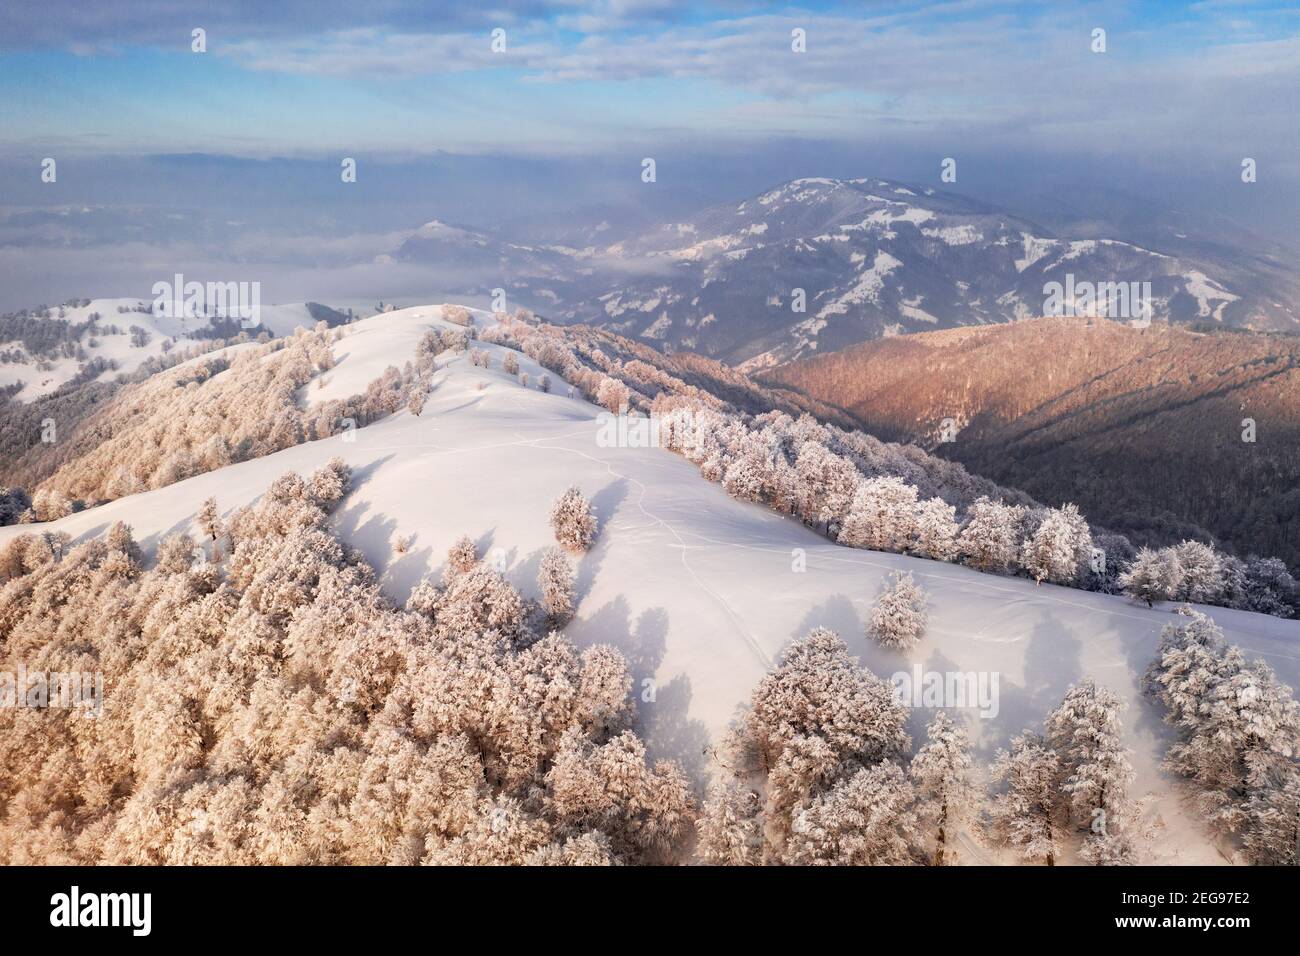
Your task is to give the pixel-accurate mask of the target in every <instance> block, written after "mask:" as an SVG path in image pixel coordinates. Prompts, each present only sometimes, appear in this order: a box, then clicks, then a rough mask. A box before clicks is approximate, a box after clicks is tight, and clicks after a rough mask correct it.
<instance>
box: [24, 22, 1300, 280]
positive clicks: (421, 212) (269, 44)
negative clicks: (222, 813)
mask: <svg viewBox="0 0 1300 956" xmlns="http://www.w3.org/2000/svg"><path fill="white" fill-rule="evenodd" d="M196 27H202V28H203V29H204V30H206V31H207V52H205V53H202V54H196V53H192V52H191V51H190V44H191V31H192V30H193V29H194V28H196ZM1098 27H1100V28H1102V29H1104V30H1105V31H1106V45H1107V49H1106V52H1105V53H1104V54H1097V53H1094V52H1092V50H1091V44H1092V31H1093V29H1094V28H1098ZM496 28H501V29H504V30H505V31H506V51H505V52H504V53H494V52H493V51H492V49H491V31H492V30H493V29H496ZM795 28H799V29H802V30H804V31H806V37H807V51H806V52H804V53H794V52H793V51H792V50H791V31H792V30H793V29H795ZM1297 102H1300V9H1297V8H1295V7H1288V6H1287V5H1286V4H1283V3H1256V2H1249V0H1241V2H1236V0H1221V2H1213V0H1212V2H1202V3H1182V4H1174V3H1124V2H1114V0H1100V2H1088V3H1073V2H1051V3H1005V2H996V0H935V2H929V3H897V2H872V0H864V2H858V3H800V4H762V3H760V4H746V3H740V2H730V0H723V2H716V3H709V2H706V3H702V4H701V3H678V2H675V0H597V2H593V3H579V2H576V0H491V2H489V3H486V4H466V3H432V4H412V3H404V2H398V0H374V2H355V0H281V2H277V3H275V4H269V3H264V2H261V0H233V2H226V3H220V4H217V3H212V4H207V3H181V2H175V0H96V2H94V3H87V2H85V0H43V2H40V3H17V2H14V3H8V4H5V5H3V7H0V286H3V285H5V284H6V283H8V285H9V289H8V290H7V291H6V292H5V295H6V296H7V297H8V298H9V299H10V300H13V299H19V300H20V301H21V300H23V299H24V298H25V297H30V296H33V295H37V294H39V295H41V296H43V297H46V298H53V297H55V296H56V295H57V294H58V291H59V289H60V288H62V287H63V286H65V285H73V286H75V288H72V289H69V290H68V291H67V293H66V294H68V295H72V294H77V295H84V294H101V293H104V292H107V291H109V290H107V289H104V288H102V287H101V284H103V283H113V284H116V285H122V286H128V285H129V284H130V282H133V281H136V280H135V279H128V278H126V277H125V276H126V273H127V272H128V271H129V267H130V266H131V265H132V263H133V262H134V261H136V260H137V259H144V258H149V256H154V258H157V259H161V258H165V251H160V250H157V249H153V248H152V247H150V248H148V249H145V250H134V251H132V252H131V255H134V256H135V257H136V258H135V259H131V260H128V259H127V258H126V256H127V254H126V253H122V256H123V259H122V261H121V263H119V264H118V265H117V266H116V267H115V265H114V263H113V261H112V256H111V255H108V253H110V252H112V251H113V250H112V249H111V248H110V246H111V245H112V244H113V243H118V244H119V245H120V242H119V240H120V232H119V231H115V230H120V228H121V223H122V222H123V218H122V217H123V216H126V217H127V218H128V221H129V222H131V223H133V224H134V226H133V228H135V229H136V230H137V231H138V233H139V237H140V241H141V242H148V241H149V240H150V237H155V236H167V237H169V238H170V239H172V240H173V241H176V240H190V241H192V242H193V243H194V244H195V248H194V249H193V250H192V252H193V255H194V257H195V258H196V259H199V260H201V259H203V257H204V256H205V255H210V254H215V253H214V252H213V250H212V249H205V248H202V247H201V246H202V243H201V241H200V240H201V239H202V240H203V241H207V242H209V243H212V244H215V245H219V246H220V248H219V249H218V250H216V251H217V252H219V253H220V254H222V255H230V254H232V253H230V252H229V248H230V246H231V245H232V243H236V239H232V233H233V234H235V236H236V238H237V244H239V250H238V255H239V256H241V257H242V258H243V260H244V261H259V262H262V263H264V264H266V266H267V268H268V269H270V268H272V267H273V266H276V265H280V266H283V265H285V264H286V263H287V264H290V265H294V266H300V267H302V268H303V269H310V268H312V267H317V268H319V267H320V265H321V263H329V264H330V265H337V261H338V259H337V257H338V256H339V255H341V252H340V244H343V245H344V246H346V247H347V248H349V249H353V250H354V252H353V254H355V255H356V256H359V257H367V256H370V257H373V256H374V255H376V254H382V251H383V250H384V249H385V248H387V247H388V246H389V245H391V242H392V236H393V235H394V234H396V233H397V232H399V231H400V230H402V229H408V230H409V229H412V228H415V227H417V226H418V225H419V224H420V223H422V222H424V221H427V220H428V219H431V218H435V217H436V218H442V219H447V220H449V221H455V222H462V223H466V224H469V225H474V226H481V227H487V228H493V227H496V228H500V229H503V230H506V229H514V228H518V227H519V226H520V225H521V224H525V225H528V226H535V225H536V224H537V223H538V222H548V221H551V222H561V223H563V222H567V221H582V220H585V219H591V220H594V221H599V220H600V219H602V218H618V217H622V218H623V219H624V220H625V221H627V222H628V223H637V222H641V221H647V222H648V221H655V220H659V219H663V218H668V217H672V216H677V215H683V214H686V213H689V212H691V211H693V210H695V209H697V208H699V207H700V206H703V205H706V204H708V203H711V202H721V201H730V200H733V199H736V198H739V197H743V196H747V195H752V194H754V193H756V192H758V191H760V190H762V189H764V188H766V187H768V186H770V185H772V184H773V183H775V182H779V181H781V180H784V179H790V178H795V177H798V176H826V175H829V176H845V177H848V176H885V177H890V178H896V179H903V180H907V181H911V182H933V181H934V180H935V179H936V177H937V172H938V164H939V160H940V159H941V158H942V157H946V156H953V157H957V158H958V159H959V163H960V170H961V173H960V175H959V180H958V183H957V184H956V186H955V188H956V189H957V190H958V191H961V192H965V193H968V194H970V195H974V196H977V197H979V198H983V199H986V200H988V201H992V202H996V203H999V204H1001V205H1004V206H1005V207H1007V208H1008V209H1011V210H1012V211H1016V212H1019V213H1021V214H1024V215H1027V216H1029V217H1030V218H1037V217H1038V216H1040V215H1041V216H1051V215H1053V214H1058V213H1059V214H1061V215H1066V214H1068V215H1069V216H1070V217H1073V218H1075V219H1081V218H1082V219H1086V218H1088V217H1089V216H1091V215H1093V214H1094V213H1095V214H1096V215H1097V216H1098V217H1099V218H1100V217H1101V215H1102V212H1103V209H1101V208H1100V207H1097V208H1093V206H1091V205H1090V204H1092V203H1093V202H1094V197H1100V199H1099V200H1098V202H1100V203H1103V204H1104V205H1105V206H1106V209H1105V210H1104V211H1105V212H1112V211H1114V210H1115V209H1116V208H1117V203H1118V204H1119V206H1123V205H1124V203H1128V206H1129V208H1130V210H1133V209H1138V208H1140V207H1141V203H1146V202H1150V203H1153V204H1155V205H1156V206H1159V207H1160V208H1165V209H1174V210H1179V211H1183V212H1190V213H1193V214H1197V215H1203V216H1204V217H1205V219H1206V222H1207V223H1210V222H1211V221H1212V220H1213V219H1214V217H1226V218H1227V219H1229V220H1231V221H1232V222H1234V223H1237V224H1241V225H1243V226H1245V227H1247V228H1249V229H1251V230H1254V231H1256V232H1257V233H1259V234H1261V235H1263V236H1264V237H1266V238H1268V239H1272V240H1278V241H1284V242H1288V243H1293V244H1297V245H1300V225H1298V223H1300V123H1297ZM343 156H351V157H355V158H356V159H357V160H358V162H359V163H360V172H359V181H358V183H357V184H356V188H355V189H353V190H351V191H343V190H340V189H339V188H338V182H339V180H338V175H337V170H338V164H339V160H340V158H341V157H343ZM645 156H654V157H655V158H656V160H657V162H658V168H659V186H660V188H658V189H657V190H656V191H653V192H647V191H646V190H644V189H641V188H640V185H641V184H640V182H639V173H640V162H641V159H642V158H643V157H645ZM1246 156H1249V157H1252V158H1254V159H1256V160H1257V162H1258V164H1259V181H1258V183H1256V184H1254V185H1253V187H1252V188H1250V189H1242V188H1241V184H1240V182H1239V176H1238V170H1239V165H1240V162H1241V159H1242V157H1246ZM44 157H54V158H57V160H58V162H59V180H58V183H57V184H44V183H42V182H41V181H40V179H39V175H38V169H39V163H40V160H41V159H42V158H44ZM936 185H938V184H937V183H936ZM1126 197H1128V198H1126ZM1130 199H1131V201H1130ZM84 208H90V209H94V210H101V212H96V213H94V214H92V215H84V216H80V217H79V218H76V217H69V216H68V215H67V213H68V211H69V210H74V209H75V210H81V209H84ZM33 210H45V211H47V212H49V213H50V215H48V216H46V217H44V218H40V217H37V218H36V219H32V218H30V217H29V216H28V213H30V212H31V211H33ZM103 210H108V211H111V212H112V214H108V213H105V212H102V211H103ZM20 214H21V215H20ZM24 217H27V218H24ZM73 218H76V223H75V225H74V224H73ZM31 222H37V223H39V227H38V228H37V227H32V226H30V223H31ZM146 223H148V225H146ZM178 224H186V225H178ZM198 224H201V228H200V225H198ZM191 226H193V230H194V234H193V235H187V234H186V233H185V232H184V229H186V228H190V227H191ZM1206 228H1209V229H1214V228H1216V227H1214V226H1213V225H1207V227H1206ZM323 234H326V235H328V238H329V243H328V245H325V244H322V241H321V236H322V235H323ZM203 237H206V238H205V239H204V238H203ZM295 242H296V243H298V245H297V246H295V245H294V243H295ZM97 245H100V246H102V247H103V253H104V254H101V255H99V256H98V257H96V258H93V259H92V258H89V257H85V258H82V259H77V260H76V261H70V262H67V263H63V264H61V263H59V262H58V261H56V258H55V256H54V252H53V251H52V250H55V249H68V248H71V249H73V250H74V251H75V250H81V249H94V248H96V246H97ZM155 254H156V255H155ZM69 255H73V253H69ZM332 257H333V258H332ZM91 266H93V267H94V269H93V270H92V269H91V268H90V267H91ZM150 268H152V267H150ZM69 276H71V278H69ZM91 285H94V286H95V287H94V288H90V287H89V286H91ZM122 294H129V293H126V292H124V293H122ZM286 294H288V293H286ZM12 304H13V302H12V301H10V302H8V303H0V305H12Z"/></svg>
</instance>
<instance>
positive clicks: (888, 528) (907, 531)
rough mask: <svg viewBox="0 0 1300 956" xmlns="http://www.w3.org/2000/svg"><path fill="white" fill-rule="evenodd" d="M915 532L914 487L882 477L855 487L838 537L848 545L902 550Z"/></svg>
mask: <svg viewBox="0 0 1300 956" xmlns="http://www.w3.org/2000/svg"><path fill="white" fill-rule="evenodd" d="M915 533H916V488H915V486H913V485H909V484H908V483H907V482H905V481H903V480H902V479H901V478H895V477H893V476H883V477H878V478H868V479H867V480H866V481H864V482H862V483H861V484H860V485H859V486H858V490H857V492H856V493H855V494H854V496H853V501H852V504H851V505H850V506H849V513H848V517H847V518H845V519H844V527H843V528H842V529H841V530H840V536H839V539H838V540H839V542H840V543H841V544H846V545H848V546H849V547H851V548H869V549H870V550H872V551H903V550H905V549H906V548H907V547H908V545H909V544H911V543H912V538H913V536H914V535H915Z"/></svg>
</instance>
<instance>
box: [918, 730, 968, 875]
mask: <svg viewBox="0 0 1300 956" xmlns="http://www.w3.org/2000/svg"><path fill="white" fill-rule="evenodd" d="M908 772H909V775H910V776H911V778H912V785H913V786H914V787H915V788H916V795H917V801H918V814H919V816H920V818H921V820H922V821H924V823H925V824H926V825H927V826H929V827H932V828H933V830H934V833H935V850H934V865H935V866H943V864H944V855H945V853H946V852H947V851H948V847H949V845H950V844H951V842H952V838H953V835H954V833H955V832H956V830H957V828H958V827H960V826H961V825H962V824H963V823H965V822H966V821H967V820H968V819H970V817H971V816H972V814H973V812H974V810H975V807H976V806H977V795H976V791H975V787H974V785H973V784H972V781H971V758H970V739H969V738H968V737H967V735H966V731H965V729H964V728H963V727H961V726H960V725H958V724H955V723H953V721H952V720H951V719H950V718H949V717H948V715H947V714H945V713H944V712H943V711H942V710H941V711H939V712H938V713H936V714H935V715H934V719H933V720H931V721H930V726H929V727H928V728H926V742H925V746H923V747H922V748H921V749H920V750H918V751H917V753H916V756H915V757H914V758H912V765H911V767H910V768H909V770H908Z"/></svg>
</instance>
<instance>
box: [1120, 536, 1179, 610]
mask: <svg viewBox="0 0 1300 956" xmlns="http://www.w3.org/2000/svg"><path fill="white" fill-rule="evenodd" d="M1174 570H1175V569H1174V568H1173V567H1172V566H1171V564H1170V562H1169V559H1168V556H1167V555H1166V554H1165V553H1164V552H1161V551H1153V550H1151V549H1150V548H1142V549H1141V550H1140V551H1138V553H1137V557H1136V558H1134V559H1133V563H1132V564H1130V565H1129V566H1128V569H1127V570H1125V571H1124V572H1123V573H1121V574H1120V576H1119V586H1120V587H1121V588H1122V589H1123V591H1124V593H1125V594H1126V595H1128V596H1129V597H1130V598H1132V599H1133V600H1135V601H1146V602H1147V605H1148V606H1151V605H1154V604H1155V602H1156V601H1164V600H1167V599H1169V598H1170V597H1172V595H1173V593H1174V589H1175V588H1176V587H1177V582H1176V581H1175V580H1174Z"/></svg>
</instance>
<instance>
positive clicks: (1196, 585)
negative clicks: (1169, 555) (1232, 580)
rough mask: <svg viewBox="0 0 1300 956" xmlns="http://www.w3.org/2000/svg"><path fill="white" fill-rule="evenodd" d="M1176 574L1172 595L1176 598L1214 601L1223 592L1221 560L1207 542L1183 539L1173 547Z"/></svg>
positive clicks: (1211, 602)
mask: <svg viewBox="0 0 1300 956" xmlns="http://www.w3.org/2000/svg"><path fill="white" fill-rule="evenodd" d="M1173 556H1174V558H1175V561H1176V564H1177V567H1178V570H1179V575H1178V584H1177V587H1176V588H1175V589H1174V594H1173V597H1174V599H1175V600H1178V601H1194V602H1196V603H1198V604H1213V603H1215V602H1216V601H1217V600H1218V598H1219V596H1220V595H1221V594H1222V593H1223V589H1224V581H1223V561H1222V558H1221V556H1220V555H1219V554H1218V552H1216V551H1215V550H1214V549H1213V548H1211V547H1210V546H1209V545H1206V544H1201V542H1199V541H1184V542H1182V543H1181V544H1176V545H1174V547H1173Z"/></svg>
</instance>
